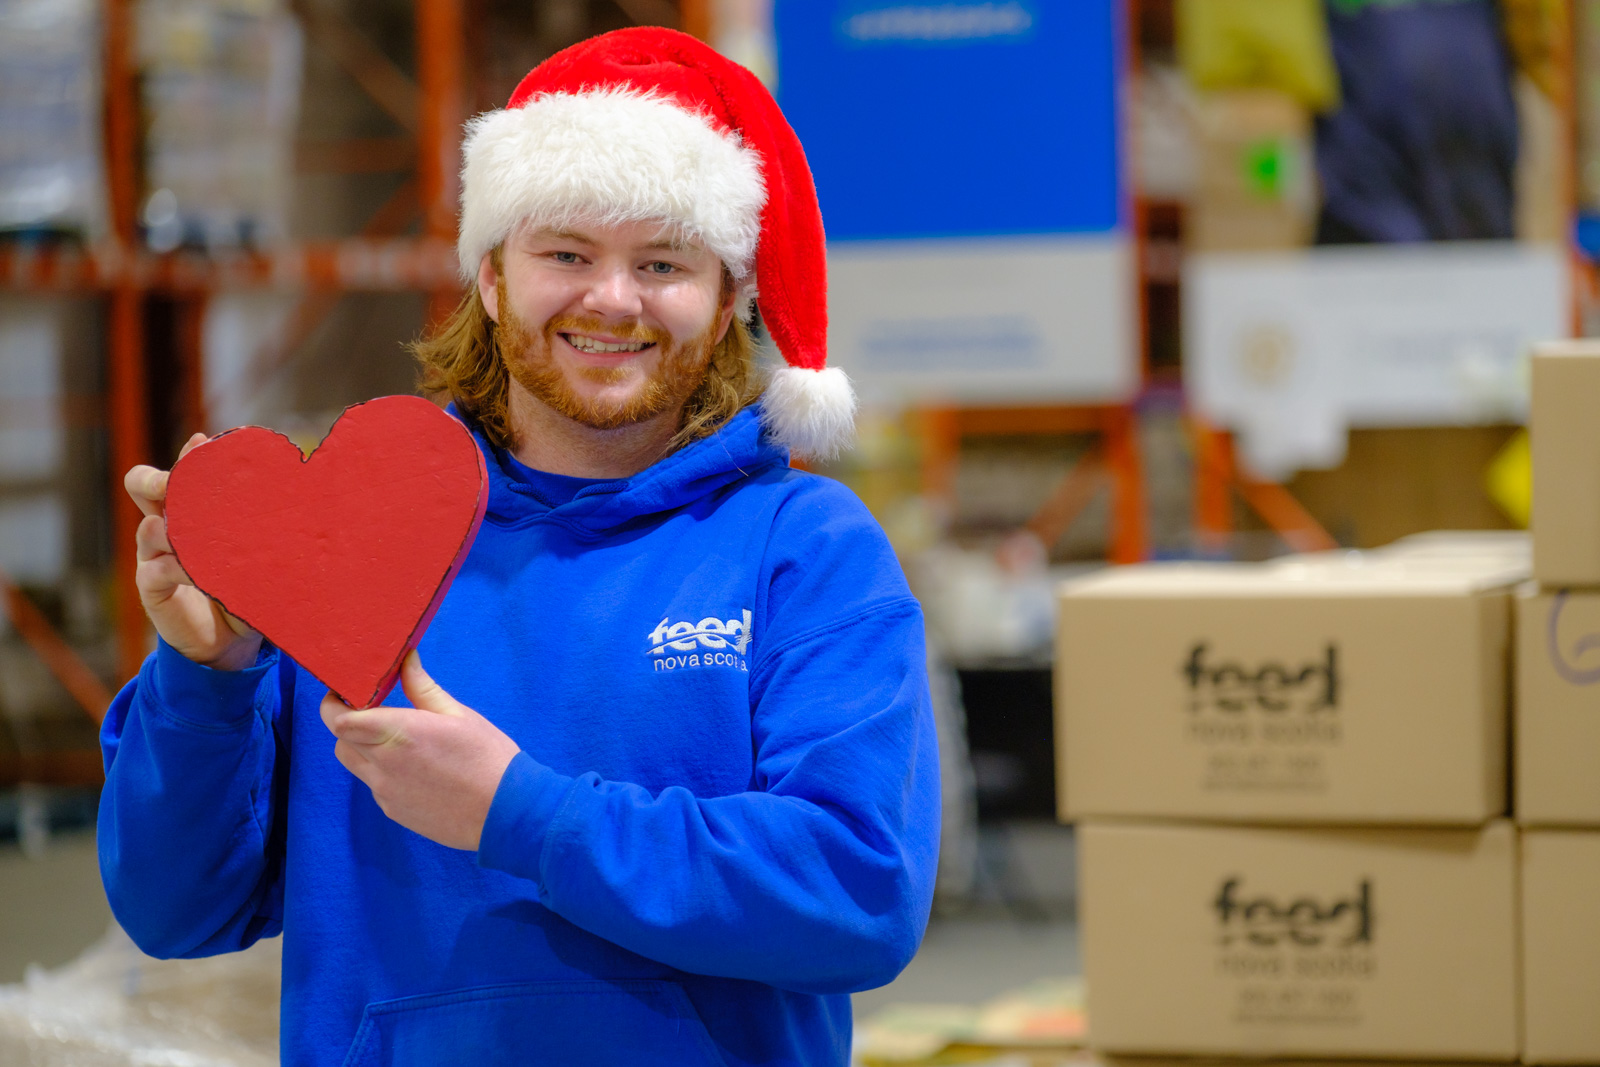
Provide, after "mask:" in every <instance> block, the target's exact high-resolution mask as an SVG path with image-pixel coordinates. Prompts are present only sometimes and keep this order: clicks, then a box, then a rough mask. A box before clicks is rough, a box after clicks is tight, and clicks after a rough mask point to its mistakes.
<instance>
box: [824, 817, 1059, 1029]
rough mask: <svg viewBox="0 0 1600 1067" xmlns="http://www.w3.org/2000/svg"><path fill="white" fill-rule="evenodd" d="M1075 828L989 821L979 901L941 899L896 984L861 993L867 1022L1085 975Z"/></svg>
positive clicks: (858, 1008)
mask: <svg viewBox="0 0 1600 1067" xmlns="http://www.w3.org/2000/svg"><path fill="white" fill-rule="evenodd" d="M1076 852H1077V850H1076V848H1075V847H1074V838H1073V834H1072V831H1071V829H1069V828H1067V827H1063V826H1059V825H1057V824H1055V823H1052V822H1045V821H1019V822H1008V823H999V824H985V825H984V826H983V828H982V829H981V831H980V838H979V844H978V872H977V879H976V884H975V886H974V893H973V899H972V900H971V901H970V902H961V903H958V904H955V905H951V904H950V903H949V902H941V905H940V907H939V908H938V909H937V910H936V911H935V915H934V918H933V920H932V921H931V922H930V923H929V924H928V932H927V935H926V936H925V937H924V938H923V940H922V948H921V949H920V950H919V951H918V952H917V955H916V957H915V958H914V959H913V960H912V961H911V964H910V966H908V967H907V968H906V969H905V970H904V971H903V972H902V973H901V974H900V977H898V978H896V979H895V980H894V981H893V982H891V983H889V984H888V985H886V986H884V987H882V988H881V989H872V990H868V991H867V992H864V993H857V994H856V995H855V997H854V998H853V999H854V1003H855V1015H856V1018H857V1019H865V1018H867V1017H869V1016H871V1015H872V1014H873V1013H874V1012H876V1011H877V1010H879V1009H880V1008H883V1007H885V1006H887V1005H889V1004H900V1003H952V1004H978V1003H982V1002H983V1001H986V1000H989V999H991V998H992V997H995V996H998V995H999V994H1001V993H1004V992H1006V991H1008V990H1011V989H1015V988H1017V987H1018V986H1022V985H1026V984H1028V983H1029V982H1033V981H1036V980H1038V979H1040V978H1060V977H1066V976H1070V975H1076V974H1081V973H1082V970H1081V966H1082V965H1081V964H1080V963H1079V957H1078V923H1077V905H1076V899H1075V890H1076V884H1077V877H1076V868H1077V864H1076Z"/></svg>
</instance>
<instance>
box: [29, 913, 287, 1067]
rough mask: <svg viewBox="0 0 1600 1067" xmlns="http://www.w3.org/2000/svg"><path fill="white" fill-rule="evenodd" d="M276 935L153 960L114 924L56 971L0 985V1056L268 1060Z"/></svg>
mask: <svg viewBox="0 0 1600 1067" xmlns="http://www.w3.org/2000/svg"><path fill="white" fill-rule="evenodd" d="M282 962H283V956H282V949H281V942H280V941H279V940H278V939H276V938H274V939H272V940H270V941H262V942H259V943H257V944H256V945H255V946H254V947H252V948H250V949H249V950H247V951H245V952H234V953H228V954H226V955H222V956H212V957H209V958H206V959H198V960H157V959H152V958H151V957H149V956H146V955H145V954H144V953H142V952H140V951H139V950H138V949H137V948H136V947H134V944H133V942H132V941H130V940H129V939H128V936H127V934H125V933H123V932H122V930H121V929H120V928H118V927H116V926H115V925H113V926H112V928H111V930H110V931H109V932H108V933H107V934H106V936H105V937H104V938H103V939H101V940H100V941H99V942H97V943H96V944H94V945H92V946H90V947H89V948H88V949H87V950H85V951H84V953H83V954H82V955H81V956H79V957H78V958H77V959H76V960H74V961H73V962H71V963H69V964H67V965H66V966H64V967H61V968H60V969H58V970H53V971H46V970H43V969H42V968H37V967H35V968H30V970H29V972H28V976H27V979H26V980H25V981H23V982H22V983H20V984H18V985H9V986H0V1063H5V1064H19V1065H20V1064H27V1065H29V1067H150V1065H153V1064H169V1065H173V1067H177V1065H182V1067H275V1065H276V1064H277V1062H278V981H279V972H280V969H281V966H282Z"/></svg>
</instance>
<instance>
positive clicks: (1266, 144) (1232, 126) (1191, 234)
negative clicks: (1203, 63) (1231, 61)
mask: <svg viewBox="0 0 1600 1067" xmlns="http://www.w3.org/2000/svg"><path fill="white" fill-rule="evenodd" d="M1195 150H1196V156H1197V158H1198V163H1199V167H1198V170H1199V176H1198V177H1199V180H1198V181H1197V183H1196V189H1195V194H1194V196H1193V198H1192V199H1191V201H1190V204H1189V213H1188V216H1187V218H1186V221H1185V224H1184V239H1185V241H1186V242H1187V244H1188V246H1189V247H1190V248H1191V249H1195V250H1197V251H1208V252H1214V251H1229V252H1236V251H1261V250H1265V249H1293V248H1303V247H1305V246H1306V245H1309V244H1310V243H1311V237H1312V231H1313V229H1315V223H1316V205H1317V198H1316V189H1315V179H1314V174H1315V165H1314V161H1313V159H1312V155H1313V153H1312V144H1311V112H1310V111H1309V110H1307V109H1306V107H1305V106H1304V105H1303V104H1301V103H1299V102H1298V101H1296V100H1295V99H1294V97H1292V96H1289V95H1288V94H1286V93H1281V92H1277V91H1274V90H1271V89H1238V90H1228V91H1223V92H1215V93H1206V94H1204V95H1202V96H1201V97H1199V98H1198V100H1197V101H1196V104H1195Z"/></svg>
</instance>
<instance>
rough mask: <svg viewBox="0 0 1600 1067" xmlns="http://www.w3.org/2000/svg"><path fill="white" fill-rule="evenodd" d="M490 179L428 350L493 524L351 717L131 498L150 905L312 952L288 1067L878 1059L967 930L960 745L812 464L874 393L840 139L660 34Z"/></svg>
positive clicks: (560, 70)
mask: <svg viewBox="0 0 1600 1067" xmlns="http://www.w3.org/2000/svg"><path fill="white" fill-rule="evenodd" d="M465 154H466V165H465V167H464V169H463V175H462V178H463V182H462V184H463V192H462V227H461V229H462V233H461V240H460V249H459V251H460V255H461V262H462V267H463V275H464V280H469V282H470V283H475V284H470V288H469V292H468V297H467V299H466V300H465V301H464V302H463V304H462V307H461V308H460V309H459V311H458V312H457V313H456V315H455V316H454V317H453V318H452V319H451V320H450V321H449V322H447V323H445V324H444V325H443V327H442V328H441V329H440V330H439V331H437V332H436V333H435V335H434V336H432V337H430V338H428V339H426V340H425V341H423V342H420V343H419V344H418V345H417V346H416V351H417V355H418V357H419V359H420V360H421V362H422V365H423V369H424V384H425V386H427V387H428V388H430V389H431V390H435V391H437V392H440V393H444V394H448V396H449V397H450V399H451V401H452V406H453V410H454V411H455V412H456V413H457V414H458V416H459V417H460V418H462V420H463V421H464V422H465V423H466V424H467V425H468V426H469V427H470V428H471V429H472V431H473V433H474V434H475V435H476V436H477V438H478V441H479V444H480V447H481V448H482V449H483V451H484V455H485V460H486V464H487V467H488V470H489V475H490V482H491V486H490V500H489V509H488V514H487V516H486V519H485V522H484V525H483V527H482V530H481V531H480V533H479V535H478V538H477V541H476V542H475V543H474V545H473V547H472V551H471V552H470V554H469V555H468V557H467V559H466V561H465V563H464V564H463V566H462V568H461V571H460V573H459V575H458V576H457V578H456V581H455V583H454V584H453V585H452V587H451V589H450V592H449V595H448V596H447V597H446V598H445V600H444V602H443V604H442V606H441V607H440V609H439V612H438V614H437V615H436V616H435V618H434V620H433V622H432V624H431V625H430V627H429V629H428V631H427V633H426V635H425V636H424V638H423V640H422V643H421V645H420V648H419V653H420V657H419V656H418V655H413V656H411V657H410V658H409V659H408V661H407V663H406V665H405V669H404V671H403V673H402V687H403V696H402V695H401V694H399V693H397V694H395V696H394V697H392V698H391V700H390V703H391V704H392V705H394V706H388V707H378V708H372V709H361V710H354V709H350V708H348V707H346V706H344V705H343V704H342V703H340V702H339V701H338V700H336V699H335V698H333V697H331V696H330V695H329V694H328V693H327V690H326V687H325V686H323V685H322V684H321V683H319V682H317V680H316V679H315V678H313V677H312V676H310V675H308V674H306V673H305V672H304V671H303V670H301V669H300V668H299V667H298V666H297V665H296V664H294V663H293V662H291V661H290V660H289V659H288V658H287V657H286V656H283V655H282V654H280V653H279V652H277V651H276V650H275V649H273V648H271V647H270V646H268V645H266V644H265V643H264V642H263V641H262V639H261V638H260V636H259V635H258V634H255V633H254V632H253V631H250V630H249V629H248V628H247V627H245V626H243V625H242V624H241V623H239V622H238V621H237V620H235V619H231V618H229V617H228V616H226V615H225V614H224V613H223V612H222V611H221V610H220V608H219V607H217V605H215V604H214V603H213V602H212V601H210V600H209V599H208V598H206V597H205V596H204V595H203V594H202V593H200V592H199V591H198V590H196V589H195V588H194V587H193V586H192V585H191V584H189V583H188V581H187V578H186V576H185V575H184V574H183V571H182V569H181V567H180V566H179V565H178V562H177V560H176V559H175V558H174V556H173V555H172V552H171V547H170V545H169V544H168V543H167V539H166V535H165V530H164V523H163V519H162V517H161V507H162V500H163V498H164V495H165V485H166V475H165V473H164V472H160V471H156V470H154V469H152V468H149V467H140V468H135V469H134V470H133V471H130V472H129V474H128V477H127V484H128V488H129V491H130V492H131V493H132V494H133V496H134V499H135V500H136V501H138V502H139V504H140V506H141V507H143V508H144V509H145V511H146V512H147V516H148V517H147V518H146V519H145V520H144V522H143V524H142V525H141V526H140V528H139V534H138V537H139V546H138V547H139V559H140V564H139V589H140V594H141V597H142V598H143V601H144V604H145V607H146V610H147V611H148V613H149V615H150V617H151V619H152V621H153V622H154V624H155V627H156V629H157V631H158V633H159V635H160V637H161V640H160V642H159V644H158V647H157V650H156V652H155V654H154V655H153V656H152V657H151V658H150V660H149V661H148V662H147V663H146V664H145V667H144V670H143V671H142V672H141V674H140V676H139V678H137V679H136V680H135V681H134V682H132V683H130V684H129V686H128V687H127V688H125V689H124V690H123V692H122V693H120V694H119V695H118V697H117V700H116V701H115V703H114V704H113V706H112V709H111V711H110V712H109V714H108V716H107V719H106V724H105V728H104V732H103V735H102V740H103V746H104V751H105V760H106V787H105V790H104V793H103V794H102V800H101V816H100V851H101V866H102V872H103V875H104V878H105V883H106V888H107V892H108V895H109V897H110V899H111V903H112V907H113V910H114V911H115V913H116V915H117V917H118V919H119V920H120V921H121V922H122V924H123V926H124V927H125V928H126V929H127V930H128V932H129V933H130V934H131V935H132V936H133V938H134V939H135V941H137V942H138V943H139V944H140V945H141V946H142V947H143V948H145V949H146V950H147V951H149V952H152V953H155V954H157V955H164V956H175V955H208V954H213V953H218V952H226V951H230V950H236V949H239V948H243V947H245V946H248V945H249V944H251V943H253V942H254V941H255V940H257V939H258V938H261V937H264V936H271V935H273V934H275V933H278V932H279V931H281V932H282V934H283V937H284V981H283V1006H282V1019H283V1029H282V1054H283V1060H284V1062H285V1063H291V1064H348V1065H370V1064H385V1063H395V1064H419V1065H421V1064H429V1065H432V1064H442V1063H473V1064H479V1065H485V1064H497V1063H516V1064H526V1063H536V1064H543V1063H548V1064H578V1063H582V1064H638V1063H651V1064H729V1065H732V1064H769V1063H796V1064H799V1063H804V1064H842V1063H844V1062H845V1060H846V1059H847V1057H848V1052H849V1045H850V1002H849V997H848V996H847V995H846V994H848V993H849V992H851V991H854V990H858V989H864V988H869V987H871V986H874V985H879V984H881V983H883V982H886V981H888V980H889V979H890V978H892V977H893V976H894V975H895V974H896V973H897V972H898V971H899V970H900V969H901V968H902V967H903V966H904V965H905V963H906V962H907V960H909V958H910V957H911V955H912V953H913V952H914V951H915V949H916V946H917V943H918V941H919V939H920V937H921V933H922V929H923V926H924V924H925V922H926V919H927V912H928V907H929V903H930V898H931V895H932V883H933V870H934V863H935V858H936V857H935V853H936V848H937V833H938V783H937V773H938V772H937V763H938V760H937V755H936V752H935V749H934V740H933V737H934V733H933V724H932V716H931V712H930V709H929V705H928V691H927V679H926V676H925V671H924V659H923V649H922V621H921V614H920V611H919V609H918V607H917V604H916V602H915V601H914V600H913V599H912V598H911V596H910V594H909V592H908V590H907V589H906V586H905V582H904V579H903V578H902V576H901V574H900V571H899V568H898V567H897V565H896V563H895V561H894V558H893V555H892V554H891V552H890V550H889V548H888V545H887V543H886V541H885V539H884V537H883V535H882V532H881V531H880V530H879V529H878V528H877V526H876V525H875V524H874V523H873V522H872V520H871V518H870V517H869V516H868V515H867V514H866V512H865V510H864V509H863V508H862V507H861V505H860V503H859V501H857V500H856V499H855V498H854V497H853V496H851V495H850V494H849V493H848V492H847V491H845V490H844V489H843V488H841V487H839V486H838V485H837V484H835V483H832V482H829V481H827V480H825V479H821V478H817V477H814V476H812V475H808V474H803V473H800V472H797V471H794V470H791V469H790V467H789V465H788V456H789V450H790V449H791V448H793V449H795V450H798V451H803V452H809V453H811V454H827V453H828V452H829V451H830V450H832V449H834V448H836V447H837V446H838V445H839V444H840V443H841V440H842V439H843V437H844V436H845V435H846V434H847V433H848V430H849V423H850V415H851V411H852V410H853V399H852V398H851V396H850V392H849V386H848V383H847V382H845V380H844V378H843V375H842V374H841V373H840V372H839V371H837V370H833V369H828V368H826V367H825V360H824V339H825V333H826V315H825V305H824V290H825V268H824V264H823V251H822V228H821V220H820V216H819V214H818V212H817V207H816V199H815V192H814V190H813V188H812V185H811V179H810V175H809V173H808V171H807V170H806V167H805V160H804V156H803V154H802V153H801V151H800V147H799V144H798V142H797V141H796V140H795V137H794V134H793V132H792V131H790V130H789V128H788V126H787V125H786V124H785V123H784V121H783V119H782V116H781V115H780V114H779V113H778V111H777V107H776V105H775V104H774V103H773V101H772V99H771V97H770V96H769V95H768V94H767V93H766V91H765V90H764V89H763V88H762V87H761V86H760V84H759V83H758V82H756V81H755V79H754V78H753V77H751V76H750V75H749V74H748V73H747V72H745V71H743V70H742V69H740V68H738V67H736V66H734V65H733V64H731V63H728V62H727V61H726V60H724V59H722V58H721V57H719V56H717V55H716V54H715V53H714V52H712V51H711V50H710V49H708V48H706V47H705V46H703V45H701V44H699V43H698V42H696V41H694V40H693V39H692V38H688V37H685V36H683V35H681V34H676V33H672V32H670V31H659V30H631V31H622V32H619V33H616V34H610V35H607V36H605V37H601V38H596V39H595V40H593V41H589V42H585V43H584V44H582V45H578V46H576V47H574V48H572V49H569V50H567V51H566V52H563V53H561V54H559V55H557V56H555V57H553V58H552V59H550V60H549V61H547V62H546V63H544V64H542V65H541V66H539V67H538V68H535V70H534V71H533V72H532V73H530V74H529V75H528V77H527V78H526V79H524V82H523V84H522V85H521V86H519V88H518V90H517V92H516V93H515V94H514V95H513V97H512V99H511V102H510V104H509V105H508V106H507V108H506V109H504V110H502V111H497V112H492V113H490V114H489V115H486V116H481V117H480V118H479V119H477V120H475V122H474V123H473V125H472V128H471V130H470V134H469V137H468V140H467V145H466V152H465ZM758 282H759V289H760V295H759V298H758V299H759V306H760V310H761V312H762V318H763V321H764V323H765V325H766V326H767V328H768V331H769V332H770V333H771V335H772V337H773V339H774V342H775V344H776V346H777V348H778V350H779V352H780V354H781V355H782V356H783V359H784V362H785V364H786V365H781V366H779V367H777V369H775V370H773V371H771V372H770V373H769V374H766V375H764V376H762V375H758V373H757V370H756V368H755V367H754V366H753V358H754V352H753V345H752V342H751V338H750V332H749V330H748V328H747V326H746V319H745V317H746V314H747V313H748V310H749V306H750V303H751V301H752V299H757V298H756V296H755V294H756V291H757V285H758ZM758 397H759V399H757V398H758ZM196 443H198V442H196ZM192 446H193V445H191V447H192ZM424 660H425V661H426V662H427V663H428V665H429V667H430V668H431V670H432V671H433V673H434V674H435V675H436V676H437V679H438V680H437V681H435V680H434V678H432V677H430V676H429V675H428V674H427V673H425V672H424V670H423V668H422V662H423V661H424Z"/></svg>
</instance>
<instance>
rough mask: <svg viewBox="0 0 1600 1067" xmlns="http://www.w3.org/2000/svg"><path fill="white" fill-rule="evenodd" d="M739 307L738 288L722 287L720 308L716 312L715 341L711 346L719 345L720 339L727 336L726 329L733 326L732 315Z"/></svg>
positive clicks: (733, 286)
mask: <svg viewBox="0 0 1600 1067" xmlns="http://www.w3.org/2000/svg"><path fill="white" fill-rule="evenodd" d="M738 306H739V287H738V286H737V285H724V286H723V287H722V308H721V309H720V310H719V311H718V312H717V339H716V340H715V341H713V342H712V344H718V345H720V344H721V343H722V339H723V338H724V337H726V336H728V327H729V326H731V325H733V313H734V310H735V309H737V308H738Z"/></svg>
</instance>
